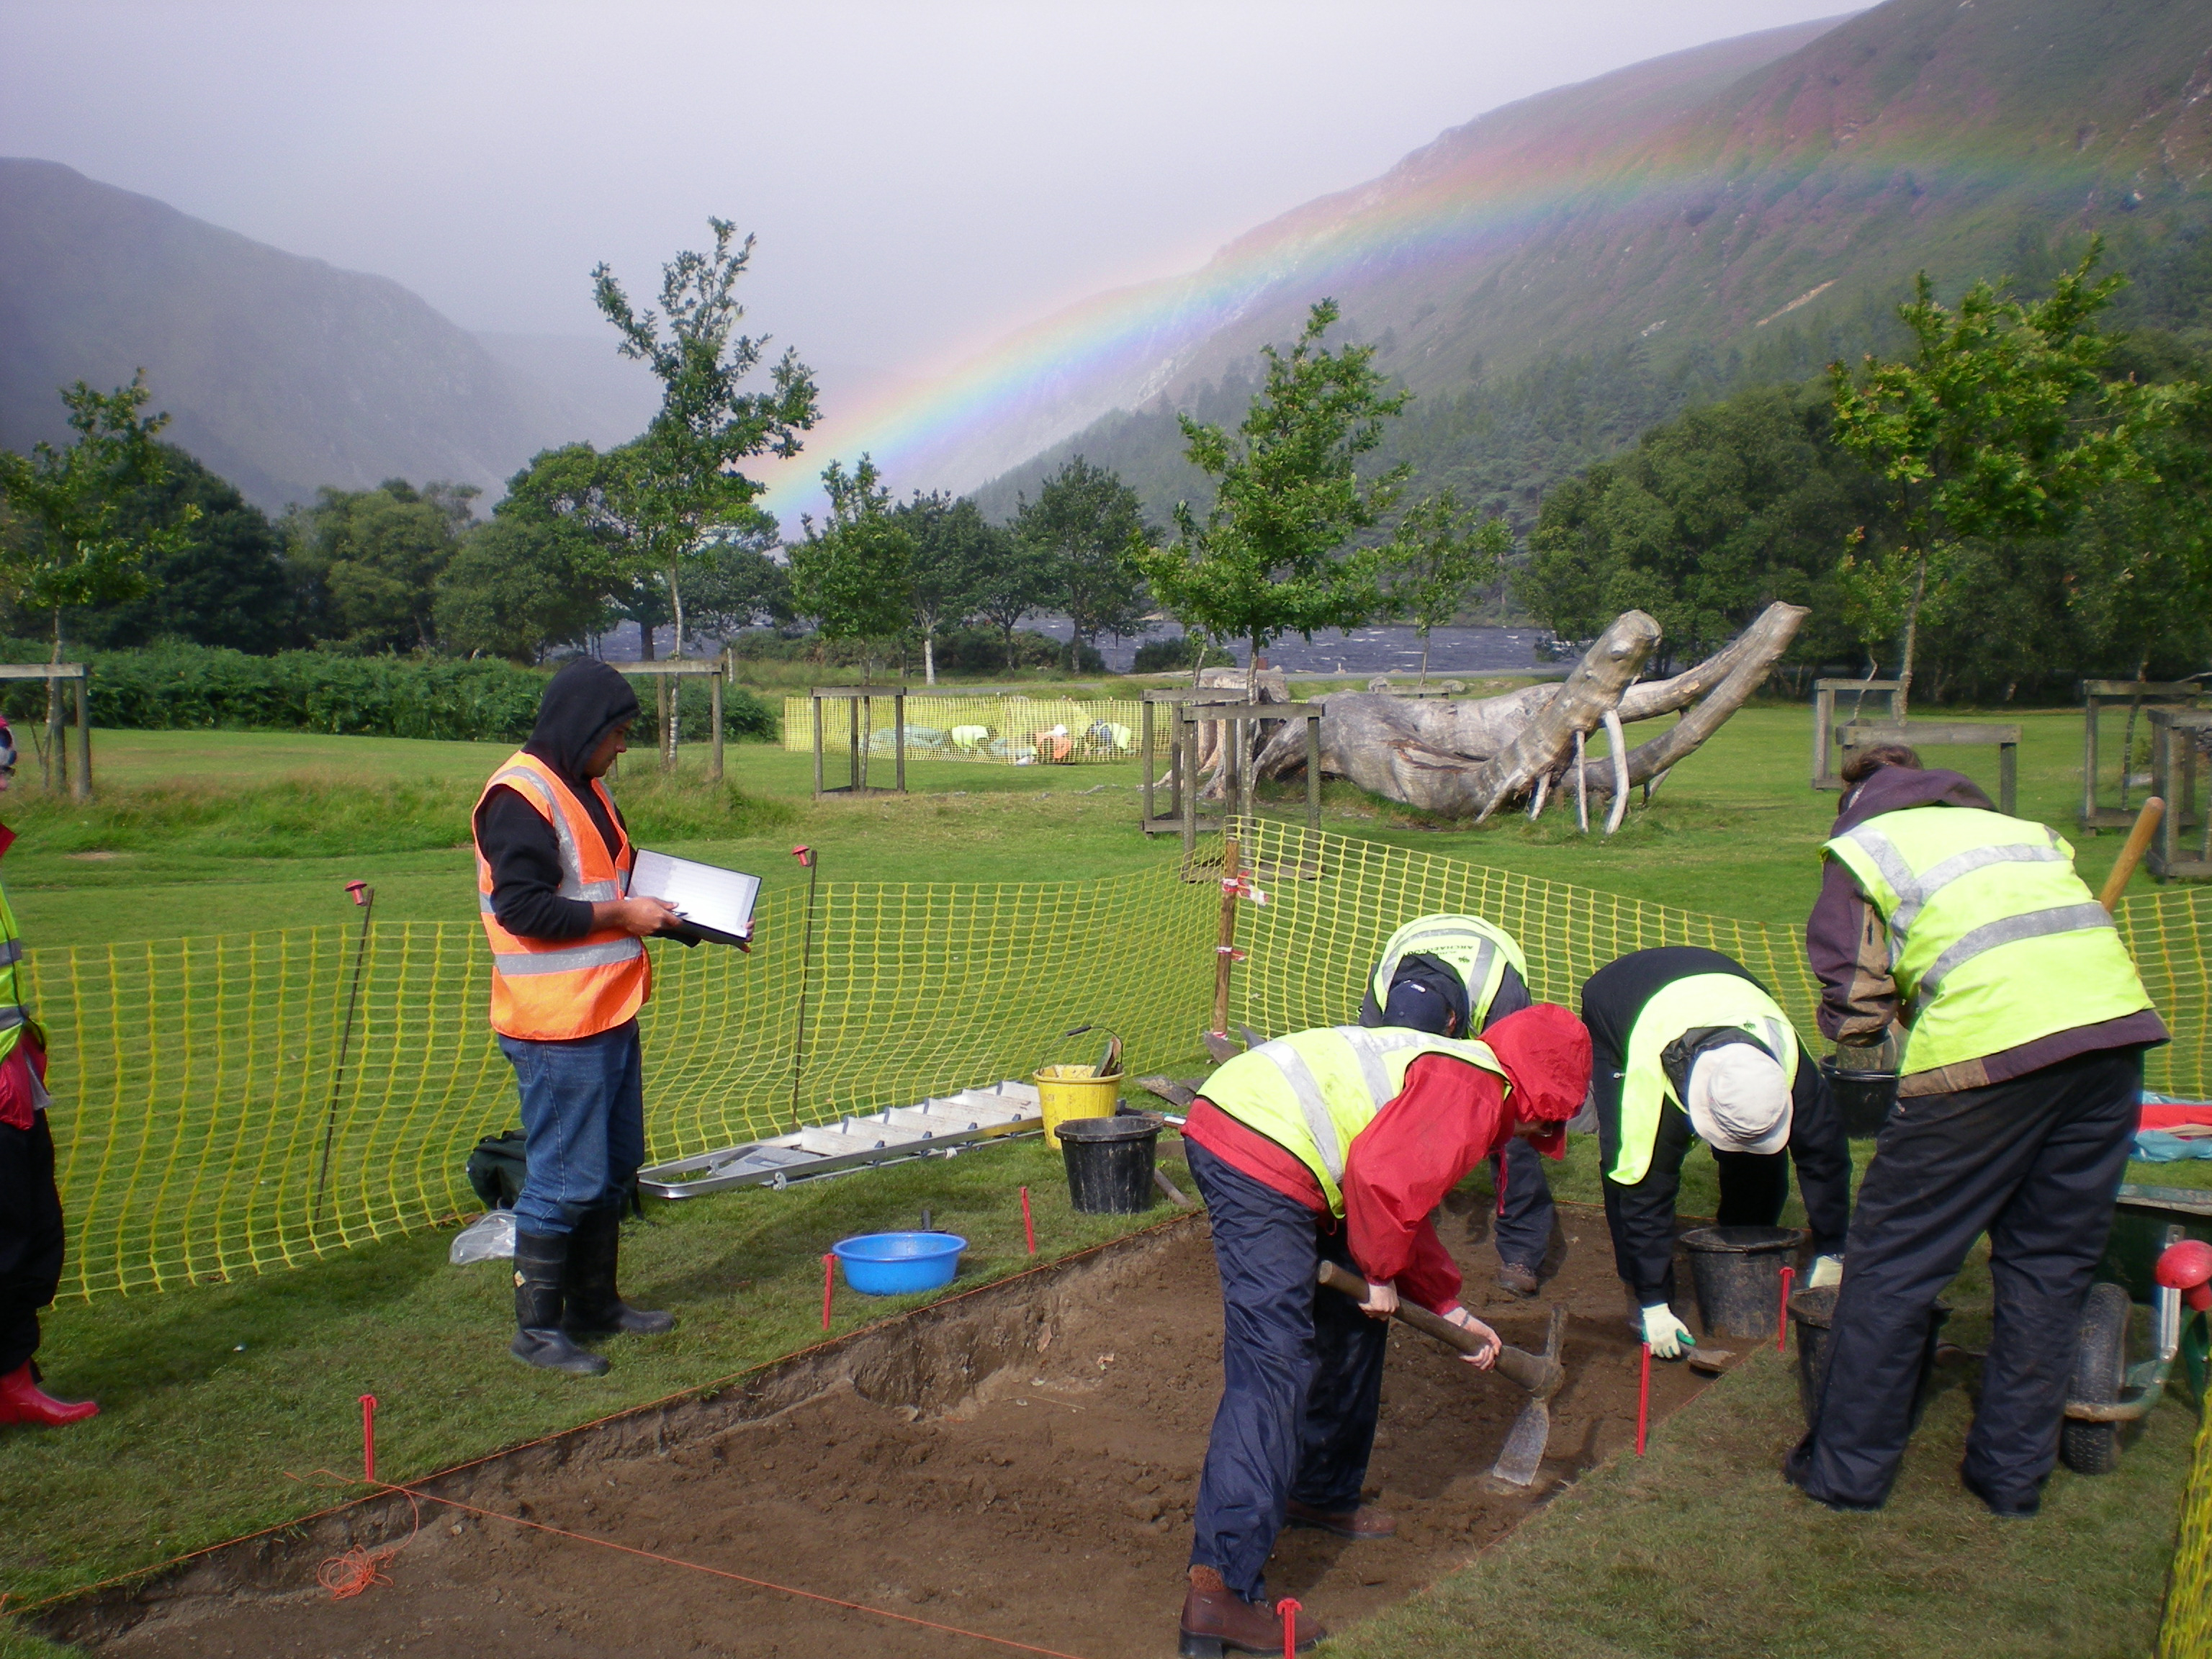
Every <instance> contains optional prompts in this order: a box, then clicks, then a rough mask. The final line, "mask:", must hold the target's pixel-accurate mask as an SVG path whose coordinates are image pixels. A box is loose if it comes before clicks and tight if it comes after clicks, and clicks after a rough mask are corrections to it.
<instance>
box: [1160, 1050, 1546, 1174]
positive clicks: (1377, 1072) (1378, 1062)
mask: <svg viewBox="0 0 2212 1659" xmlns="http://www.w3.org/2000/svg"><path fill="white" fill-rule="evenodd" d="M1424 1054H1449V1055H1450V1056H1451V1057H1452V1058H1453V1059H1454V1060H1465V1061H1467V1062H1468V1064H1469V1065H1470V1066H1481V1067H1482V1069H1483V1070H1485V1071H1486V1072H1494V1073H1497V1075H1498V1077H1499V1078H1500V1079H1504V1077H1505V1075H1506V1073H1505V1067H1504V1065H1503V1064H1501V1063H1500V1062H1499V1060H1498V1056H1497V1055H1496V1054H1492V1053H1491V1051H1490V1047H1489V1045H1488V1044H1487V1043H1484V1042H1460V1041H1457V1040H1455V1039H1454V1038H1451V1037H1440V1036H1430V1035H1429V1034H1428V1033H1427V1032H1426V1031H1412V1030H1407V1029H1405V1028H1404V1027H1403V1026H1396V1025H1385V1026H1381V1027H1378V1028H1375V1029H1371V1030H1370V1029H1369V1028H1366V1027H1364V1026H1358V1025H1328V1026H1322V1027H1321V1028H1320V1029H1318V1030H1311V1031H1297V1032H1293V1033H1292V1034H1291V1036H1284V1037H1277V1038H1276V1039H1275V1040H1274V1041H1273V1042H1263V1043H1261V1045H1260V1046H1259V1047H1258V1048H1249V1049H1247V1050H1246V1051H1245V1052H1244V1053H1243V1054H1239V1055H1237V1057H1236V1058H1235V1059H1234V1060H1231V1061H1230V1062H1229V1063H1228V1064H1227V1065H1225V1066H1222V1067H1221V1069H1220V1070H1218V1071H1217V1072H1216V1073H1214V1074H1213V1075H1212V1077H1210V1078H1208V1079H1206V1085H1205V1086H1204V1087H1203V1088H1201V1089H1200V1091H1199V1093H1200V1094H1201V1095H1203V1096H1205V1097H1206V1099H1208V1100H1210V1101H1212V1103H1214V1104H1215V1105H1216V1106H1218V1107H1219V1108H1220V1109H1222V1110H1223V1111H1225V1112H1226V1113H1228V1114H1229V1115H1230V1116H1231V1117H1233V1118H1235V1119H1236V1120H1237V1121H1238V1122H1239V1123H1242V1124H1243V1125H1244V1126H1245V1127H1247V1128H1249V1129H1255V1130H1257V1131H1258V1132H1259V1133H1261V1134H1263V1135H1265V1136H1267V1139H1270V1140H1272V1141H1273V1142H1274V1143H1275V1144H1276V1145H1277V1146H1281V1147H1283V1148H1284V1149H1285V1151H1287V1152H1290V1153H1291V1155H1292V1156H1293V1157H1295V1158H1297V1160H1298V1161H1299V1162H1300V1163H1302V1164H1304V1165H1305V1166H1306V1168H1308V1169H1309V1170H1312V1171H1313V1173H1314V1179H1315V1180H1316V1181H1318V1182H1321V1189H1322V1193H1323V1194H1324V1195H1326V1196H1327V1198H1328V1207H1329V1211H1330V1212H1331V1213H1332V1214H1334V1215H1342V1214H1343V1213H1344V1160H1345V1157H1346V1154H1347V1153H1349V1152H1351V1150H1352V1142H1353V1141H1354V1140H1356V1139H1358V1137H1359V1132H1360V1131H1361V1130H1362V1129H1364V1128H1365V1127H1367V1126H1368V1125H1369V1124H1370V1123H1372V1122H1373V1121H1375V1115H1376V1113H1377V1112H1379V1111H1381V1110H1382V1109H1383V1108H1384V1107H1385V1106H1387V1105H1389V1103H1391V1102H1392V1101H1393V1100H1395V1099H1396V1098H1397V1097H1398V1096H1399V1094H1400V1093H1401V1091H1403V1090H1404V1089H1405V1086H1406V1071H1407V1067H1408V1066H1412V1065H1413V1062H1414V1061H1415V1060H1419V1058H1420V1057H1421V1056H1422V1055H1424ZM1507 1088H1508V1090H1509V1091H1510V1088H1511V1085H1510V1083H1508V1085H1507Z"/></svg>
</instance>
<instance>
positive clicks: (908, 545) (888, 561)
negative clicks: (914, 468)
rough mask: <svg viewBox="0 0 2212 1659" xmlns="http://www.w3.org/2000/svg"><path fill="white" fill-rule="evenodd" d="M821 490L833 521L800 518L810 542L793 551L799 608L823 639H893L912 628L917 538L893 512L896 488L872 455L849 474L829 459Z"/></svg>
mask: <svg viewBox="0 0 2212 1659" xmlns="http://www.w3.org/2000/svg"><path fill="white" fill-rule="evenodd" d="M822 487H823V489H824V490H825V491H826V492H828V494H829V518H828V520H825V521H824V522H823V524H822V525H820V526H817V525H816V524H815V522H814V519H813V515H812V514H811V513H806V514H802V515H801V516H800V519H799V523H800V525H801V526H803V528H804V530H805V538H804V539H802V540H801V541H800V542H799V544H798V545H797V546H795V547H793V548H792V549H791V550H790V556H791V599H792V605H793V609H794V610H795V611H797V612H798V614H799V615H800V616H802V617H809V618H811V620H812V622H813V623H814V628H815V632H816V633H817V635H819V636H820V637H821V638H822V639H823V641H836V640H860V641H876V640H883V639H888V638H890V636H891V635H895V634H896V633H897V632H898V631H899V630H900V629H902V628H904V627H905V626H906V623H907V593H908V571H909V567H910V566H911V564H912V562H913V559H914V537H913V534H912V532H909V531H908V529H907V527H906V526H904V525H902V524H901V523H900V522H899V521H898V520H897V519H896V518H895V517H894V516H893V515H892V513H891V510H890V490H889V489H886V488H885V487H884V483H883V481H882V479H881V477H879V476H878V473H877V471H876V464H875V462H874V461H873V460H872V459H870V458H869V457H867V456H866V455H863V456H861V457H860V463H859V465H856V466H855V467H854V469H853V471H851V472H849V473H848V472H847V471H845V469H844V467H843V465H842V464H840V463H839V462H836V461H832V462H830V463H829V466H828V467H826V468H825V469H824V470H823V474H822ZM865 671H866V665H865V664H864V665H863V672H864V673H865Z"/></svg>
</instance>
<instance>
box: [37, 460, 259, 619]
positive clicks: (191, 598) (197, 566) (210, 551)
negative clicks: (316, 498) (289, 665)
mask: <svg viewBox="0 0 2212 1659" xmlns="http://www.w3.org/2000/svg"><path fill="white" fill-rule="evenodd" d="M160 447H161V453H162V457H163V459H164V461H165V462H166V464H167V465H166V473H165V476H164V477H162V478H161V480H160V481H158V482H156V483H147V484H143V485H141V486H140V487H139V488H138V489H137V490H135V491H133V492H131V495H130V496H129V497H128V499H127V501H126V503H125V508H124V513H123V517H122V520H121V524H122V525H123V526H125V528H126V529H127V530H128V532H129V533H131V534H134V535H137V536H138V537H139V538H142V540H143V538H146V537H147V536H149V534H156V533H157V532H160V531H161V530H162V529H163V528H164V527H166V526H172V525H177V526H184V528H185V534H184V537H183V538H182V540H181V543H179V544H176V545H173V546H171V545H167V544H161V543H160V542H159V541H158V540H157V542H156V543H155V545H154V548H153V550H150V551H149V553H148V554H147V556H146V557H145V560H144V562H143V569H144V573H145V576H146V580H145V583H144V585H143V588H142V591H141V592H139V593H138V594H137V596H136V597H135V598H131V599H119V600H117V601H114V602H113V603H112V604H109V605H103V606H100V607H99V608H98V609H95V610H91V611H85V612H84V613H83V614H82V617H80V618H79V619H78V620H77V621H76V623H75V624H74V629H73V631H74V632H75V633H76V635H78V637H79V638H81V639H82V640H83V641H84V642H85V643H87V644H88V645H91V646H94V647H106V648H111V649H112V648H113V647H118V646H122V647H128V646H141V645H149V644H151V643H153V642H154V641H156V640H164V639H173V640H188V641H191V643H193V644H194V645H213V646H228V647H230V648H231V649H233V650H234V651H247V652H253V653H268V652H272V651H281V650H283V648H284V647H286V646H288V645H290V644H292V643H293V642H294V631H295V625H296V624H295V618H294V615H293V605H292V586H291V577H290V574H289V572H288V571H287V570H286V569H285V566H284V538H283V534H282V533H281V532H279V531H278V530H277V528H276V526H275V525H274V524H272V523H270V520H269V515H268V514H267V513H264V512H263V511H262V510H261V509H260V508H259V507H256V506H254V505H253V504H252V502H251V501H247V500H246V498H245V497H244V496H243V495H240V494H239V493H238V490H237V489H236V487H235V486H234V485H233V484H231V483H229V482H228V480H227V479H224V478H222V477H218V476H217V475H216V474H215V473H213V472H211V471H209V470H208V469H207V468H206V467H204V466H203V465H200V464H199V462H197V460H194V459H192V458H191V456H190V455H188V454H186V453H185V452H184V451H183V450H181V449H178V448H176V447H173V446H172V445H168V444H163V445H161V446H160Z"/></svg>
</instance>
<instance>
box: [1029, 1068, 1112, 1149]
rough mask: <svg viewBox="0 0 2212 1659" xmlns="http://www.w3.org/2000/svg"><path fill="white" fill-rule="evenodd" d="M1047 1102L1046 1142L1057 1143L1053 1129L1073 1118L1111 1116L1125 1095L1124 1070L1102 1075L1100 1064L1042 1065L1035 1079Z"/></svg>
mask: <svg viewBox="0 0 2212 1659" xmlns="http://www.w3.org/2000/svg"><path fill="white" fill-rule="evenodd" d="M1032 1080H1033V1081H1034V1082H1035V1083H1036V1086H1037V1093H1038V1095H1039V1096H1040V1097H1042V1101H1043V1103H1044V1138H1045V1144H1046V1145H1047V1146H1059V1145H1060V1142H1059V1141H1058V1140H1057V1139H1054V1135H1053V1131H1054V1129H1057V1128H1058V1127H1060V1125H1061V1124H1063V1123H1065V1122H1066V1121H1067V1120H1068V1119H1070V1118H1072V1117H1111V1116H1113V1115H1114V1108H1115V1106H1116V1105H1117V1104H1118V1103H1120V1101H1121V1073H1119V1072H1116V1073H1114V1074H1113V1075H1112V1076H1110V1077H1101V1076H1099V1075H1098V1068H1097V1066H1038V1067H1037V1069H1036V1077H1035V1078H1034V1079H1032Z"/></svg>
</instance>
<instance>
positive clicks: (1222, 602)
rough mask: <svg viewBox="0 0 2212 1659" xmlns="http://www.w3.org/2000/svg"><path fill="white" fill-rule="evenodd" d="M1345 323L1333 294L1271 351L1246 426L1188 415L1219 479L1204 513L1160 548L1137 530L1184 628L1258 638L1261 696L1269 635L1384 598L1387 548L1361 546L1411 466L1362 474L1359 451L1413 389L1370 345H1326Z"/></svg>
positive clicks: (1377, 437) (1144, 565)
mask: <svg viewBox="0 0 2212 1659" xmlns="http://www.w3.org/2000/svg"><path fill="white" fill-rule="evenodd" d="M1336 320H1337V307H1336V303H1335V301H1331V300H1323V301H1321V302H1320V303H1319V304H1317V305H1316V306H1315V307H1314V308H1313V310H1312V312H1311V313H1310V315H1309V317H1308V318H1307V319H1306V326H1305V331H1304V333H1303V334H1301V335H1300V336H1299V337H1298V341H1297V344H1296V345H1294V346H1292V347H1291V349H1290V351H1289V353H1288V354H1287V355H1285V354H1284V353H1282V352H1279V351H1278V350H1277V349H1275V348H1274V347H1273V346H1272V345H1270V346H1265V347H1262V348H1261V350H1262V352H1263V354H1264V355H1265V356H1266V358H1267V380H1266V383H1265V384H1264V385H1263V386H1261V389H1260V391H1259V392H1258V394H1257V395H1256V396H1255V397H1254V398H1253V400H1252V406H1251V408H1250V410H1249V411H1248V412H1247V413H1246V415H1245V416H1244V421H1243V425H1242V426H1241V427H1239V428H1237V437H1236V438H1235V439H1234V440H1232V439H1231V437H1230V435H1228V434H1227V433H1225V431H1223V429H1222V428H1219V427H1218V426H1213V425H1210V424H1206V423H1202V422H1198V421H1195V420H1193V419H1191V418H1190V417H1189V416H1182V417H1181V423H1182V435H1183V437H1184V440H1185V441H1186V444H1187V447H1186V449H1185V452H1184V453H1186V454H1187V455H1188V457H1189V459H1190V461H1191V463H1192V465H1194V466H1196V467H1198V468H1199V469H1200V471H1203V472H1205V473H1206V474H1207V475H1208V476H1210V477H1212V478H1213V480H1214V481H1215V485H1216V491H1215V499H1214V504H1213V506H1212V507H1211V508H1209V509H1208V510H1207V513H1206V519H1205V520H1204V522H1203V523H1200V521H1199V520H1198V519H1197V517H1196V515H1195V514H1194V513H1192V511H1191V509H1190V506H1189V503H1188V502H1179V503H1178V504H1177V505H1176V515H1175V516H1176V530H1177V531H1178V532H1179V533H1180V537H1181V539H1180V540H1179V541H1177V542H1176V543H1175V544H1172V545H1170V546H1168V547H1164V548H1158V549H1155V548H1151V547H1147V546H1146V545H1145V544H1143V542H1142V541H1141V540H1140V539H1139V538H1131V540H1130V541H1129V543H1128V544H1127V557H1128V560H1129V562H1130V563H1131V564H1132V565H1133V567H1134V568H1135V569H1136V570H1137V571H1138V573H1139V574H1141V575H1143V576H1144V578H1145V579H1146V581H1148V582H1149V583H1150V584H1151V586H1152V592H1153V593H1154V595H1156V596H1157V597H1158V599H1159V601H1160V603H1161V604H1162V605H1164V606H1165V607H1166V608H1167V610H1168V611H1170V612H1171V613H1172V614H1173V615H1174V616H1175V617H1176V618H1177V620H1179V621H1180V622H1182V623H1183V625H1184V626H1185V627H1195V628H1200V629H1204V630H1205V631H1206V633H1207V634H1208V635H1211V636H1212V638H1214V639H1217V640H1230V639H1242V640H1247V641H1250V643H1251V649H1252V659H1251V662H1250V663H1249V665H1248V680H1247V684H1248V686H1249V688H1250V692H1251V695H1252V696H1255V697H1256V696H1257V695H1258V685H1259V673H1260V653H1261V652H1262V651H1264V650H1265V649H1266V648H1267V642H1268V641H1270V640H1273V639H1277V638H1279V637H1280V636H1281V635H1285V634H1291V633H1296V634H1302V635H1304V636H1305V637H1306V638H1307V639H1309V640H1310V639H1311V638H1312V637H1313V635H1314V633H1315V631H1316V629H1323V628H1356V627H1358V625H1359V624H1360V623H1364V622H1365V621H1366V620H1367V619H1368V618H1369V617H1371V616H1372V615H1373V614H1374V613H1375V611H1376V610H1377V609H1378V608H1379V607H1380V605H1381V604H1382V593H1381V590H1380V587H1379V586H1378V580H1377V578H1378V575H1379V573H1380V571H1381V569H1382V568H1383V564H1384V563H1385V562H1386V558H1387V556H1388V555H1387V554H1386V552H1385V550H1383V548H1380V547H1376V546H1369V547H1360V548H1354V547H1352V545H1351V544H1352V540H1353V538H1355V537H1357V536H1358V535H1360V534H1361V533H1362V532H1365V531H1368V530H1370V529H1372V528H1373V527H1374V526H1376V525H1377V524H1379V523H1380V522H1381V521H1382V520H1383V517H1384V516H1385V515H1386V514H1387V513H1389V510H1390V509H1391V507H1393V506H1395V503H1396V501H1397V496H1398V494H1399V491H1400V489H1401V488H1402V487H1403V485H1404V483H1405V481H1406V479H1407V476H1408V475H1409V471H1410V469H1409V468H1407V467H1406V466H1402V465H1401V466H1396V467H1392V468H1390V469H1389V471H1385V472H1383V474H1382V475H1381V476H1380V477H1375V478H1372V479H1363V478H1361V477H1360V476H1359V472H1358V463H1359V458H1360V457H1361V456H1362V455H1364V454H1366V453H1368V452H1369V451H1370V450H1372V449H1373V448H1375V447H1376V445H1377V444H1379V443H1381V442H1382V441H1383V422H1385V421H1387V420H1389V418H1390V417H1392V416H1395V415H1398V414H1399V413H1401V411H1402V410H1404V409H1405V407H1406V404H1407V401H1408V399H1409V398H1411V396H1412V394H1411V393H1410V392H1390V393H1386V392H1384V390H1383V386H1384V384H1385V383H1384V380H1383V376H1382V374H1380V373H1378V372H1377V371H1376V368H1375V367H1374V362H1373V359H1374V356H1375V349H1374V348H1373V347H1371V346H1346V347H1345V348H1344V349H1342V350H1341V351H1334V352H1332V351H1328V350H1324V349H1322V344H1321V341H1322V336H1323V335H1324V334H1326V333H1327V332H1328V330H1329V328H1330V327H1331V325H1334V323H1335V321H1336Z"/></svg>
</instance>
